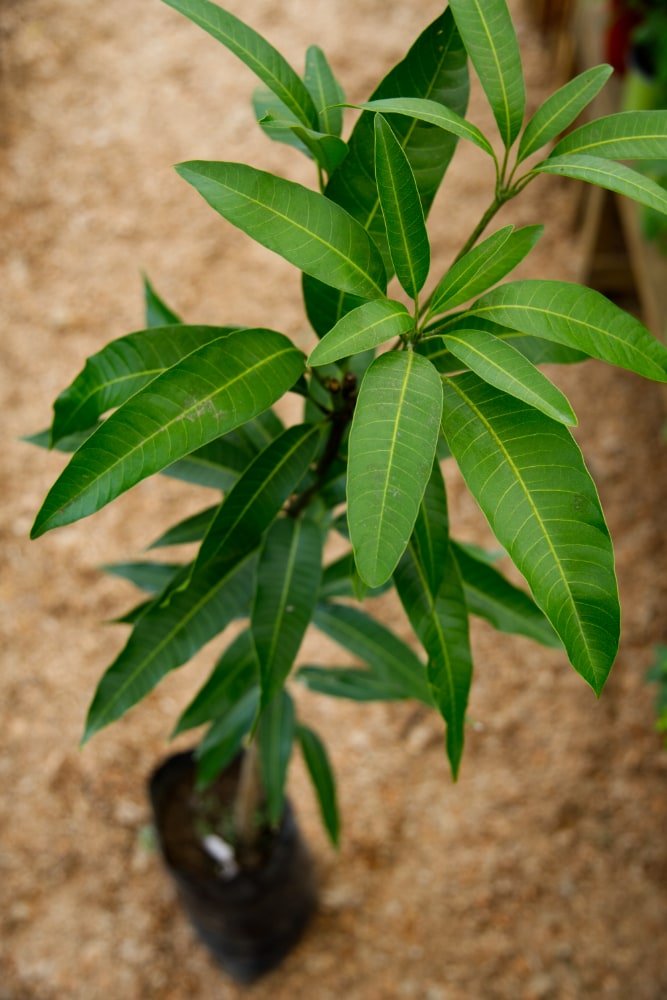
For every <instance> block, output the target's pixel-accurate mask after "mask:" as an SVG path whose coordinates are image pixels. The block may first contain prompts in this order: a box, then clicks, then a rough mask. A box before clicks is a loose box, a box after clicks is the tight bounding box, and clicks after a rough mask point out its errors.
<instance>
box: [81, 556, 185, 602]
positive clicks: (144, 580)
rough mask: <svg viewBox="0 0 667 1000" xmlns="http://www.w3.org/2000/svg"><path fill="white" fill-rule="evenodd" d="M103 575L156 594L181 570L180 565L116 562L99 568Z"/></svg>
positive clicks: (181, 566)
mask: <svg viewBox="0 0 667 1000" xmlns="http://www.w3.org/2000/svg"><path fill="white" fill-rule="evenodd" d="M100 569H101V570H102V571H103V572H104V573H109V574H110V575H111V576H119V577H120V578H121V579H122V580H129V582H130V583H133V584H134V585H135V587H139V589H140V590H145V591H147V593H149V594H157V593H159V592H160V591H161V590H164V588H165V587H166V586H167V584H168V583H170V582H171V580H172V579H173V578H174V576H175V575H176V574H177V573H178V572H179V570H181V569H183V565H182V563H163V562H118V563H106V564H105V565H104V566H100Z"/></svg>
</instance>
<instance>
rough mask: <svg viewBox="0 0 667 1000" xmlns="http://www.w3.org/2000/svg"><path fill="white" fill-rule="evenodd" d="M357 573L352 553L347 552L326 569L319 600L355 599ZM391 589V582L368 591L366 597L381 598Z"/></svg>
mask: <svg viewBox="0 0 667 1000" xmlns="http://www.w3.org/2000/svg"><path fill="white" fill-rule="evenodd" d="M355 573H356V567H355V565H354V553H353V552H352V551H350V552H346V553H345V555H342V556H341V557H340V558H339V559H336V560H335V561H334V562H332V563H329V564H328V566H325V567H324V570H323V572H322V584H321V586H320V592H319V595H318V599H319V600H320V601H328V600H330V599H331V598H333V597H354V596H355V586H354V577H355ZM390 587H391V582H390V581H387V583H385V584H383V586H382V587H376V588H374V589H373V590H367V592H366V597H379V595H380V594H384V593H385V591H386V590H388V589H389V588H390Z"/></svg>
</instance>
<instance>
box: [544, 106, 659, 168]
mask: <svg viewBox="0 0 667 1000" xmlns="http://www.w3.org/2000/svg"><path fill="white" fill-rule="evenodd" d="M566 153H567V155H568V156H569V155H571V154H572V153H584V154H586V155H587V156H601V157H603V158H604V159H611V160H665V159H667V111H619V112H618V113H617V114H613V115H607V116H606V117H604V118H596V119H595V121H592V122H588V123H587V124H586V125H581V126H580V128H576V129H575V130H574V131H573V132H570V133H569V134H568V135H566V136H565V137H564V138H563V139H561V140H560V142H558V143H556V145H555V146H554V149H553V152H552V154H551V155H552V156H553V157H561V156H564V155H565V154H566Z"/></svg>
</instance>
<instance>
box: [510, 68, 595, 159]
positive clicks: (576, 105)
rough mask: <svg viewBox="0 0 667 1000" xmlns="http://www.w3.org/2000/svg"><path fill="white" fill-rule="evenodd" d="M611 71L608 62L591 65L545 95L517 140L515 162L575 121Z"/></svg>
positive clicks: (528, 154)
mask: <svg viewBox="0 0 667 1000" xmlns="http://www.w3.org/2000/svg"><path fill="white" fill-rule="evenodd" d="M612 73H613V69H612V67H611V66H607V65H604V64H603V65H601V66H592V67H591V68H590V69H587V70H585V71H584V72H583V73H580V74H579V76H575V78H574V80H570V81H569V82H568V83H566V84H565V85H564V86H563V87H561V88H560V89H559V90H557V91H556V92H555V93H554V94H551V96H550V97H547V99H546V101H545V102H544V103H543V104H542V105H540V107H539V108H538V109H537V111H536V112H535V114H534V115H533V117H532V118H531V119H530V121H529V122H528V124H527V125H526V128H525V130H524V132H523V135H522V136H521V141H520V142H519V152H518V153H517V163H521V162H522V161H523V160H525V159H526V157H527V156H530V154H531V153H534V152H535V150H537V149H540V148H541V147H542V146H544V145H546V143H547V142H551V140H552V139H555V138H556V136H558V135H560V133H561V132H563V131H564V130H565V129H566V128H567V127H568V125H571V124H572V122H573V121H576V120H577V118H578V117H579V115H580V114H581V112H582V111H583V110H584V108H585V107H587V106H588V105H589V104H590V102H591V101H592V100H593V98H595V97H596V96H597V95H598V94H599V93H600V91H601V90H602V88H603V87H604V85H605V83H606V82H607V80H608V79H609V77H610V76H611V74H612Z"/></svg>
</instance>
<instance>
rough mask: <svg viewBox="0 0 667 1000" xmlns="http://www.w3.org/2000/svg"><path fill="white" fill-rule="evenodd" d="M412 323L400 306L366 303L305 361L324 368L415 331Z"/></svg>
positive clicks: (387, 302) (383, 301)
mask: <svg viewBox="0 0 667 1000" xmlns="http://www.w3.org/2000/svg"><path fill="white" fill-rule="evenodd" d="M414 326H415V321H414V318H413V317H412V316H411V315H410V313H409V312H408V310H407V309H406V308H405V306H404V305H403V304H402V303H401V302H394V301H393V299H377V300H374V301H373V302H365V303H364V304H363V305H362V306H357V308H356V309H353V310H352V311H351V312H348V313H347V314H346V315H345V316H343V318H342V319H340V320H338V322H337V323H336V325H335V326H334V328H333V330H329V332H328V333H327V334H326V335H325V336H324V337H323V338H322V340H321V341H320V342H319V344H318V345H317V347H316V348H315V350H314V351H313V352H312V353H311V355H310V357H309V358H308V364H309V365H327V364H331V362H333V361H339V360H340V359H341V358H346V357H348V356H349V355H351V354H359V353H361V351H367V350H370V349H372V348H374V347H379V346H380V344H384V342H385V341H386V340H392V339H393V338H394V337H400V336H402V335H403V334H405V333H410V332H411V331H412V330H414Z"/></svg>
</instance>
